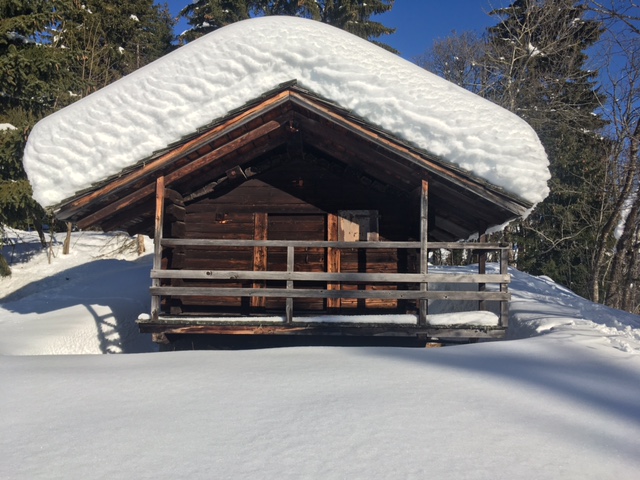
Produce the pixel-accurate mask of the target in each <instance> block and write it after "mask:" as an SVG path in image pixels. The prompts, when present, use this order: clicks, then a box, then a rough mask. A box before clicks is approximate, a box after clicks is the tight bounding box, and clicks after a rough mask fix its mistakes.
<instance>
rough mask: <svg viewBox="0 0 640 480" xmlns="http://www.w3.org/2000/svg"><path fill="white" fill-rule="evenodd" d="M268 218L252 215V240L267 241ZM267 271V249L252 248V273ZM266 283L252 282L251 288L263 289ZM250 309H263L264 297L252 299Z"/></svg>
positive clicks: (264, 214)
mask: <svg viewBox="0 0 640 480" xmlns="http://www.w3.org/2000/svg"><path fill="white" fill-rule="evenodd" d="M268 224H269V217H268V216H267V214H266V213H254V214H253V239H254V240H267V228H268ZM266 270H267V247H253V271H254V272H264V271H266ZM266 286H267V284H266V282H264V281H261V282H255V281H254V282H253V288H265V287H266ZM250 303H251V307H253V308H265V307H266V306H267V299H266V298H265V297H252V298H251V302H250Z"/></svg>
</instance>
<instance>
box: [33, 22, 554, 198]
mask: <svg viewBox="0 0 640 480" xmlns="http://www.w3.org/2000/svg"><path fill="white" fill-rule="evenodd" d="M292 78H297V79H298V83H299V84H300V85H301V86H302V87H304V88H305V89H307V90H309V91H310V92H313V93H314V94H316V95H318V96H319V97H321V98H325V99H327V100H329V101H331V102H334V103H335V104H337V105H339V106H340V107H342V108H344V109H347V110H349V111H351V112H353V113H354V114H355V115H357V116H358V117H361V118H363V119H364V120H366V121H367V123H369V124H371V125H375V126H377V127H379V128H381V129H382V130H384V131H386V132H389V133H390V134H392V135H394V136H395V137H398V138H399V139H402V140H404V141H406V142H408V143H409V144H412V145H415V146H416V147H417V148H419V149H421V150H424V151H426V152H428V153H429V154H431V155H433V156H435V157H437V158H441V159H444V160H445V161H447V162H449V163H452V164H455V165H457V166H459V167H460V168H462V169H463V170H466V171H468V172H470V173H471V174H473V175H474V176H477V177H479V178H482V179H484V180H485V181H487V182H489V183H490V184H492V185H495V186H498V187H501V188H503V189H504V190H505V191H507V192H509V193H511V194H513V195H515V196H517V197H520V198H522V199H524V200H526V201H527V202H530V203H532V204H535V203H537V202H539V201H541V200H543V199H544V198H545V197H546V195H547V194H548V187H547V180H548V179H549V176H550V175H549V170H548V161H547V157H546V154H545V152H544V149H543V147H542V145H541V143H540V141H539V139H538V137H537V135H536V134H535V132H534V131H533V129H532V128H531V127H530V126H529V125H528V124H527V123H526V122H524V121H523V120H522V119H520V118H519V117H517V116H516V115H514V114H512V113H510V112H508V111H506V110H504V109H503V108H501V107H498V106H496V105H494V104H493V103H491V102H489V101H487V100H485V99H482V98H481V97H479V96H477V95H474V94H472V93H470V92H468V91H466V90H463V89H461V88H459V87H457V86H456V85H454V84H452V83H450V82H447V81H446V80H443V79H441V78H439V77H437V76H435V75H433V74H431V73H429V72H427V71H426V70H424V69H421V68H419V67H417V66H416V65H414V64H412V63H410V62H407V61H405V60H403V59H402V58H400V57H398V56H396V55H394V54H391V53H389V52H387V51H386V50H384V49H382V48H379V47H377V46H375V45H373V44H372V43H370V42H367V41H365V40H362V39H360V38H358V37H355V36H353V35H351V34H349V33H346V32H344V31H342V30H339V29H336V28H334V27H331V26H328V25H325V24H322V23H320V22H315V21H311V20H305V19H299V18H294V17H264V18H257V19H251V20H246V21H243V22H238V23H236V24H232V25H229V26H227V27H225V28H222V29H219V30H217V31H215V32H212V33H210V34H209V35H206V36H204V37H202V38H200V39H198V40H196V41H194V42H192V43H190V44H188V45H186V46H184V47H181V48H179V49H178V50H176V51H174V52H172V53H170V54H169V55H166V56H165V57H162V58H161V59H159V60H157V61H155V62H153V63H151V64H149V65H147V66H145V67H143V68H141V69H140V70H137V71H136V72H134V73H132V74H131V75H128V76H127V77H124V78H123V79H121V80H119V81H117V82H115V83H113V84H111V85H109V86H107V87H105V88H103V89H102V90H100V91H98V92H96V93H94V94H92V95H90V96H88V97H86V98H84V99H82V100H80V101H78V102H76V103H74V104H73V105H70V106H69V107H67V108H65V109H63V110H60V111H59V112H56V113H54V114H53V115H50V116H49V117H47V118H45V119H43V120H42V121H40V122H39V123H38V124H37V125H36V126H35V127H34V129H33V131H32V133H31V135H30V137H29V140H28V142H27V146H26V148H25V155H24V165H25V170H26V171H27V175H28V176H29V180H30V181H31V183H32V186H33V190H34V198H35V199H36V200H37V201H38V202H40V203H41V204H42V205H43V206H51V205H54V204H57V203H59V202H60V201H61V200H63V199H65V198H67V197H70V196H72V195H74V194H75V193H77V192H78V191H80V190H83V189H86V188H88V187H90V186H91V185H92V184H94V183H95V182H99V181H102V180H104V179H105V178H108V177H110V176H112V175H115V174H118V173H119V172H120V171H122V170H123V169H124V168H127V167H130V166H132V165H134V164H136V163H137V162H138V161H140V160H141V159H143V158H146V157H149V156H151V155H152V154H153V152H155V151H157V150H160V149H163V148H166V147H167V145H169V144H171V143H174V142H176V141H178V140H179V139H181V138H182V137H184V136H185V135H189V134H192V133H193V132H194V131H197V130H198V128H200V127H202V126H203V125H207V124H209V123H210V122H211V121H212V120H213V119H215V118H222V117H224V116H225V115H227V114H228V112H230V111H232V110H235V109H238V108H241V107H242V106H243V105H246V104H247V103H248V102H250V101H252V100H254V99H256V98H257V97H259V96H261V95H262V94H263V93H264V92H267V91H269V90H272V89H274V88H275V87H276V86H277V85H279V84H281V83H283V82H287V81H290V79H292Z"/></svg>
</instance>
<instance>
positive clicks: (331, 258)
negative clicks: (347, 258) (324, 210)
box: [327, 213, 341, 311]
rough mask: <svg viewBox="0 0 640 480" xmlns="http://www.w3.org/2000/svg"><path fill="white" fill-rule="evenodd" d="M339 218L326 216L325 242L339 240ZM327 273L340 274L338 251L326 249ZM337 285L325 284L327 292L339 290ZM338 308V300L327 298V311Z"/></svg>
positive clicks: (332, 215)
mask: <svg viewBox="0 0 640 480" xmlns="http://www.w3.org/2000/svg"><path fill="white" fill-rule="evenodd" d="M339 231H340V225H339V217H338V216H337V215H334V214H331V213H330V214H329V215H327V240H328V241H330V242H337V241H338V240H339ZM327 273H340V249H338V248H331V247H330V248H327ZM340 288H341V287H340V284H339V283H327V290H340ZM339 308H340V299H339V298H328V299H327V309H328V310H329V311H335V310H337V309H339Z"/></svg>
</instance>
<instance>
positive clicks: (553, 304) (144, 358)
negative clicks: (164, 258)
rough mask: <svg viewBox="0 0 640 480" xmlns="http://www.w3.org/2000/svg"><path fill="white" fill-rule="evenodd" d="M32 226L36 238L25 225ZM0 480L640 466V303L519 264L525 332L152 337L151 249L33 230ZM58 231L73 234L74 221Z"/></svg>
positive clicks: (465, 474) (514, 473)
mask: <svg viewBox="0 0 640 480" xmlns="http://www.w3.org/2000/svg"><path fill="white" fill-rule="evenodd" d="M18 237H20V241H18ZM12 238H13V239H14V240H15V241H16V246H15V247H14V248H10V247H5V250H4V251H5V254H6V255H7V257H8V258H13V261H14V265H13V272H14V273H13V276H12V277H11V278H9V279H3V280H0V297H1V298H2V299H1V300H0V302H1V303H0V354H1V355H0V382H1V384H2V385H3V393H2V395H0V429H1V430H0V458H2V461H0V478H7V479H9V478H18V479H34V478H65V479H69V478H71V479H76V478H77V479H85V478H109V479H112V478H202V479H209V478H278V479H281V478H296V479H298V478H439V479H443V478H444V479H446V478H451V479H459V478H465V479H500V478H505V479H506V478H525V479H529V478H531V479H533V478H562V479H572V478H575V479H585V478H592V479H604V478H615V479H630V480H631V479H635V478H637V475H638V473H637V472H638V471H640V470H639V469H640V455H639V454H638V453H639V452H640V318H639V317H637V316H634V315H630V314H625V313H622V312H619V311H615V310H611V309H608V308H606V307H603V306H601V305H594V304H592V303H590V302H588V301H586V300H584V299H582V298H580V297H577V296H576V295H574V294H573V293H572V292H570V291H568V290H566V289H564V288H563V287H561V286H559V285H557V284H555V283H553V282H552V281H551V280H549V279H546V278H536V277H532V276H529V275H526V274H523V273H521V272H518V271H515V270H512V271H511V274H512V277H513V281H512V284H511V287H510V289H511V292H512V294H513V301H512V302H511V320H510V321H511V332H510V334H511V337H512V340H510V341H504V342H491V343H480V344H475V345H466V346H455V347H445V348H436V349H402V348H389V347H386V348H380V347H376V348H373V347H367V348H337V347H307V348H302V347H297V348H283V349H266V350H248V351H207V352H204V351H201V352H178V353H145V354H140V355H52V354H62V353H65V354H85V353H111V352H143V351H148V352H151V351H152V350H153V349H154V347H153V344H151V342H150V341H149V339H148V338H145V337H144V336H141V335H139V334H137V333H136V329H135V325H134V320H135V318H136V317H137V316H138V314H139V313H142V312H147V311H148V310H149V300H148V291H147V288H148V285H149V283H150V281H149V269H150V264H151V261H150V257H149V256H143V257H140V258H138V257H137V256H136V254H135V253H133V252H128V253H123V252H122V250H123V246H124V244H125V243H126V238H125V237H121V236H117V235H105V234H97V233H88V232H84V233H76V234H75V235H74V238H73V242H72V250H71V255H69V256H62V255H61V254H60V252H59V250H60V248H61V244H60V243H59V244H57V245H56V246H55V248H54V253H55V258H52V261H51V264H49V262H48V260H47V255H46V253H45V252H42V251H39V250H38V248H37V242H36V239H35V236H33V235H31V234H27V233H24V232H15V233H14V234H13V235H12ZM58 240H59V242H61V240H62V238H61V237H60V238H59V239H58Z"/></svg>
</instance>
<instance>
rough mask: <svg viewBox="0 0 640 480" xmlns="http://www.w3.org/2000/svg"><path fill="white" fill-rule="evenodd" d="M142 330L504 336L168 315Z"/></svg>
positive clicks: (484, 331)
mask: <svg viewBox="0 0 640 480" xmlns="http://www.w3.org/2000/svg"><path fill="white" fill-rule="evenodd" d="M138 327H139V328H140V331H141V332H142V333H165V334H173V335H180V334H202V335H225V334H226V335H347V336H370V335H371V336H373V335H375V336H387V335H388V336H393V337H397V336H406V337H416V336H420V337H437V338H494V339H495V338H502V337H504V334H505V329H504V328H502V327H484V326H476V327H474V326H469V325H458V326H455V325H447V326H443V327H438V326H433V325H427V326H424V327H421V326H418V325H414V324H393V325H390V324H376V323H361V324H354V323H341V324H335V323H304V322H302V321H301V322H298V321H296V322H294V323H293V324H292V325H285V324H266V323H265V322H264V321H261V320H260V317H255V321H253V322H247V321H243V322H234V321H233V317H230V318H229V319H227V320H221V319H219V318H216V319H207V318H200V317H199V318H194V319H185V318H183V317H178V318H175V317H165V318H161V319H160V320H159V321H157V322H144V321H143V322H141V321H139V322H138Z"/></svg>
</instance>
